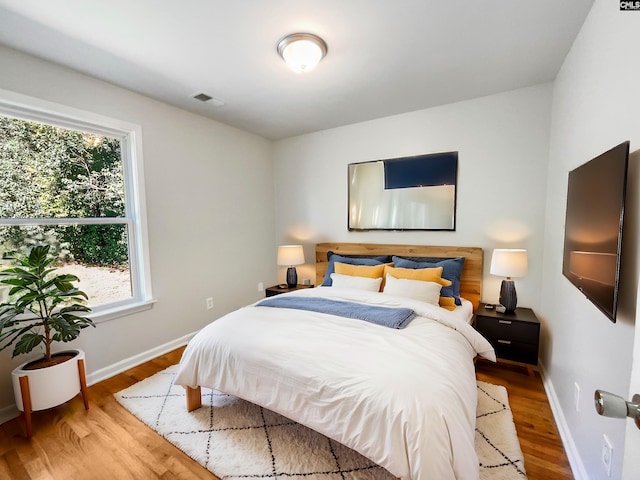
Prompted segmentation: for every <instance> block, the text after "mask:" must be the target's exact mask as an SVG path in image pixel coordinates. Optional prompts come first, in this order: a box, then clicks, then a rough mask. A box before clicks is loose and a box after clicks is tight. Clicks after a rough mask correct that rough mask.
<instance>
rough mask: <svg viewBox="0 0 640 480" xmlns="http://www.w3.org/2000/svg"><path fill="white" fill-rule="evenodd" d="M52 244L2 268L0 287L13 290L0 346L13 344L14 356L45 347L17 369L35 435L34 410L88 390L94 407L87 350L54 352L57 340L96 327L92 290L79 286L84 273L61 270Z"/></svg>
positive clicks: (1, 322) (17, 388)
mask: <svg viewBox="0 0 640 480" xmlns="http://www.w3.org/2000/svg"><path fill="white" fill-rule="evenodd" d="M49 249H50V246H49V245H38V246H35V247H33V248H32V249H31V250H30V252H29V254H28V255H25V256H20V257H18V258H17V259H16V260H15V262H14V265H13V266H11V267H10V268H6V269H4V270H0V285H4V286H6V287H8V288H9V292H8V300H7V301H6V302H4V303H2V304H0V350H4V349H6V348H9V347H10V346H13V355H12V356H13V357H15V356H17V355H20V354H28V353H30V352H32V351H33V350H34V349H35V348H36V347H44V356H43V357H41V358H39V359H37V360H32V361H29V362H26V363H24V364H22V365H20V366H19V367H18V368H16V369H15V370H13V372H12V380H13V389H14V395H15V399H16V406H17V407H18V410H20V411H22V412H23V415H24V417H25V422H26V424H27V436H29V437H31V412H32V411H37V410H44V409H47V408H51V407H54V406H57V405H60V404H61V403H64V402H66V401H68V400H70V399H71V398H73V397H75V396H76V395H77V394H78V393H79V392H80V391H82V393H83V398H84V403H85V408H88V402H87V397H86V392H85V389H86V383H85V371H84V352H82V351H81V350H69V351H64V352H57V353H52V351H51V346H52V344H53V342H70V341H72V340H74V339H76V338H77V337H78V336H79V335H80V332H81V330H82V329H83V328H86V327H88V326H93V327H95V325H94V323H93V321H92V320H91V319H90V318H87V317H84V316H81V315H78V314H79V313H86V312H90V311H91V309H90V308H89V307H88V306H86V305H84V304H83V302H85V301H86V300H87V299H88V297H87V294H86V293H84V292H82V291H81V290H79V289H78V288H76V287H75V286H74V284H73V282H76V281H79V279H78V277H76V276H75V275H70V274H57V273H56V270H57V268H56V267H55V263H56V259H55V258H54V257H53V256H51V255H49Z"/></svg>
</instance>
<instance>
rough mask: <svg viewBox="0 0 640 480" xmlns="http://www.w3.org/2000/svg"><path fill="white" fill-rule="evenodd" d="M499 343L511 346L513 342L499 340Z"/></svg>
mask: <svg viewBox="0 0 640 480" xmlns="http://www.w3.org/2000/svg"><path fill="white" fill-rule="evenodd" d="M498 343H504V344H505V345H511V340H498Z"/></svg>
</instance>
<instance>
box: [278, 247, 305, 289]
mask: <svg viewBox="0 0 640 480" xmlns="http://www.w3.org/2000/svg"><path fill="white" fill-rule="evenodd" d="M303 263H304V251H303V250H302V245H281V246H279V247H278V265H282V266H286V267H289V268H287V286H288V287H289V288H291V287H295V286H296V285H297V284H298V272H296V267H295V266H294V265H302V264H303Z"/></svg>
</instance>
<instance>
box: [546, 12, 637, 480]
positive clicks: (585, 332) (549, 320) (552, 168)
mask: <svg viewBox="0 0 640 480" xmlns="http://www.w3.org/2000/svg"><path fill="white" fill-rule="evenodd" d="M637 45H640V22H639V19H638V14H637V12H620V11H619V5H618V2H611V1H604V0H598V1H596V3H595V4H594V7H593V9H592V11H591V13H590V14H589V16H588V18H587V20H586V22H585V24H584V26H583V28H582V30H581V32H580V34H579V36H578V37H577V39H576V41H575V43H574V45H573V47H572V49H571V51H570V53H569V55H568V56H567V58H566V60H565V62H564V65H563V67H562V69H561V71H560V74H559V75H558V78H557V79H556V82H555V84H554V90H553V113H552V119H553V120H552V130H551V148H550V161H549V175H548V196H547V212H546V229H545V256H544V274H543V278H544V282H542V287H543V296H542V302H541V304H540V309H539V310H540V314H541V315H542V316H543V318H544V320H545V325H546V331H545V341H544V343H543V345H544V348H543V351H542V359H543V362H544V365H545V366H546V368H547V372H548V375H549V378H550V380H551V382H552V384H553V388H554V390H555V392H556V395H557V399H558V401H559V404H560V407H561V409H562V411H563V414H564V417H565V419H566V422H567V426H568V428H569V430H570V435H571V436H572V439H573V442H575V447H576V451H577V454H578V455H579V457H580V459H581V461H582V463H583V465H584V472H581V473H584V474H585V477H584V478H591V479H600V478H602V479H604V478H608V477H607V475H606V473H605V470H604V467H603V466H602V464H601V461H600V452H601V445H602V434H603V433H606V435H607V436H608V437H609V439H610V440H611V442H612V444H613V448H614V461H613V468H612V474H611V478H621V466H622V451H623V445H624V432H625V422H624V421H622V420H612V419H606V418H603V417H599V416H598V415H597V414H596V412H595V409H594V407H593V392H594V390H595V389H596V388H601V389H604V390H608V391H611V392H614V393H617V394H620V395H623V396H626V395H627V392H628V389H629V375H630V369H631V355H632V345H633V337H634V323H635V309H636V295H637V286H638V284H637V282H638V271H639V268H638V263H639V261H638V246H637V245H638V239H639V238H640V235H639V233H640V228H639V225H638V213H639V212H640V209H639V205H638V203H639V202H638V172H639V170H638V162H639V160H640V158H639V157H640V155H639V154H638V152H637V150H638V148H640V128H639V127H640V123H639V122H638V112H640V90H639V89H638V85H640V63H639V61H638V55H637V52H633V49H634V48H635V46H637ZM624 140H630V141H631V151H632V152H634V151H636V153H635V154H633V155H632V161H631V168H630V173H631V175H630V178H629V184H628V189H629V195H628V196H627V200H628V203H627V210H626V212H625V232H624V245H623V253H624V260H623V267H622V272H621V273H622V294H621V304H620V310H619V313H618V323H616V324H613V323H611V322H610V321H609V320H607V318H606V317H605V316H604V315H603V314H601V313H600V312H599V311H598V310H597V309H596V308H595V307H594V306H593V305H591V304H590V303H589V302H588V301H587V300H586V299H585V297H584V296H583V295H582V294H581V293H580V292H579V291H578V290H577V289H575V288H574V287H573V286H571V285H570V284H569V282H568V281H567V280H566V279H565V278H564V277H563V276H562V273H561V265H562V249H563V229H564V214H565V205H566V192H567V175H568V172H569V171H570V170H572V169H573V168H575V167H577V166H579V165H581V164H583V163H585V162H586V161H588V160H589V159H591V158H593V157H594V156H596V155H598V154H600V153H602V152H604V151H606V150H608V149H609V148H611V147H613V146H614V145H617V144H618V143H620V142H622V141H624ZM574 382H577V383H578V384H579V385H580V387H581V391H582V396H581V401H580V411H579V412H576V411H575V408H574V406H573V405H574V403H573V395H574V394H573V391H574ZM636 473H638V472H636ZM578 478H581V477H580V476H578ZM633 478H638V477H637V476H634V477H633Z"/></svg>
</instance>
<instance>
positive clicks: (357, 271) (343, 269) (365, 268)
mask: <svg viewBox="0 0 640 480" xmlns="http://www.w3.org/2000/svg"><path fill="white" fill-rule="evenodd" d="M384 267H385V266H384V264H381V265H371V266H370V265H349V264H347V263H340V262H336V263H335V264H334V271H335V272H336V273H338V274H340V275H351V276H352V277H367V278H382V274H383V273H384Z"/></svg>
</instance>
